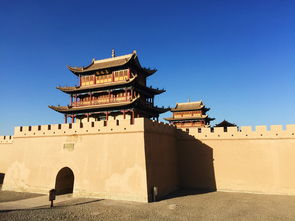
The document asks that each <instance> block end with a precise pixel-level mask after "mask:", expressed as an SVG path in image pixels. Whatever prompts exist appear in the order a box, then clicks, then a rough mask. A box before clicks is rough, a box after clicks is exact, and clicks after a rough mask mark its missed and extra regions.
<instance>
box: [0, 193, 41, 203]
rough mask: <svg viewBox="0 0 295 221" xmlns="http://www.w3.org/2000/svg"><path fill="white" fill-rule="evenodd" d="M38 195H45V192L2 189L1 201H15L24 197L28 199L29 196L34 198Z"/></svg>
mask: <svg viewBox="0 0 295 221" xmlns="http://www.w3.org/2000/svg"><path fill="white" fill-rule="evenodd" d="M37 196H43V194H37V193H23V192H12V191H0V203H2V202H9V201H15V200H22V199H27V198H33V197H37Z"/></svg>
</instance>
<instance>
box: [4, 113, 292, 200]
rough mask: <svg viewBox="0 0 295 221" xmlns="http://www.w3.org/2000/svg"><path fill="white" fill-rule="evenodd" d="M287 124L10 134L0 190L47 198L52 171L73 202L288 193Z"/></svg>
mask: <svg viewBox="0 0 295 221" xmlns="http://www.w3.org/2000/svg"><path fill="white" fill-rule="evenodd" d="M294 133H295V125H287V126H286V129H285V130H283V129H282V126H272V127H271V128H270V130H267V129H266V127H263V126H260V127H257V128H256V129H255V130H252V129H251V128H250V127H241V128H239V129H238V128H228V130H227V132H224V130H223V128H215V129H214V131H211V130H210V129H207V128H204V129H202V130H199V129H190V130H189V131H188V132H185V131H182V130H179V129H176V128H175V127H174V126H171V125H167V124H163V123H157V122H153V121H150V120H148V119H143V118H137V119H135V122H134V124H130V120H123V119H122V120H109V121H108V122H103V121H96V122H89V123H83V124H80V123H75V124H60V125H59V124H56V125H40V126H26V127H16V128H15V132H14V136H13V137H9V136H5V137H3V136H2V137H0V162H1V163H0V173H2V174H5V177H4V183H3V187H2V189H6V190H15V191H30V192H38V193H48V191H49V189H52V188H54V186H55V179H56V176H57V173H58V171H59V170H60V169H61V168H63V167H69V168H71V170H72V171H73V173H74V177H75V179H74V195H77V196H94V197H98V198H108V199H121V200H132V201H141V202H147V201H149V200H151V199H152V189H153V187H157V190H158V195H159V196H161V195H166V194H168V193H169V192H172V191H174V190H176V189H177V188H179V187H191V188H202V189H211V190H223V191H239V192H256V193H271V194H295V176H294V175H293V171H294V170H295V163H294V161H293V159H294V156H295V136H294Z"/></svg>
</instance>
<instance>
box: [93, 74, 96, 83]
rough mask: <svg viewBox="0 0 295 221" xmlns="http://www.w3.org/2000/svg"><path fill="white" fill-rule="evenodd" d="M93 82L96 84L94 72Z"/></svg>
mask: <svg viewBox="0 0 295 221" xmlns="http://www.w3.org/2000/svg"><path fill="white" fill-rule="evenodd" d="M93 83H94V84H96V75H95V74H94V79H93Z"/></svg>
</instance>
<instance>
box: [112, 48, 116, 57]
mask: <svg viewBox="0 0 295 221" xmlns="http://www.w3.org/2000/svg"><path fill="white" fill-rule="evenodd" d="M114 57H116V52H115V49H112V58H114Z"/></svg>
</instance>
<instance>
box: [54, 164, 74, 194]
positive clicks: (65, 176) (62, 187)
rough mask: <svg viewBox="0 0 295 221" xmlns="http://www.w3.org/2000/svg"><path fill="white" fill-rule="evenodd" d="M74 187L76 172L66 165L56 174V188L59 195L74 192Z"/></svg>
mask: <svg viewBox="0 0 295 221" xmlns="http://www.w3.org/2000/svg"><path fill="white" fill-rule="evenodd" d="M73 189H74V173H73V171H72V170H71V169H70V168H68V167H64V168H62V169H61V170H60V171H58V174H57V176H56V180H55V190H56V194H57V195H61V194H66V193H72V192H73Z"/></svg>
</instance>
